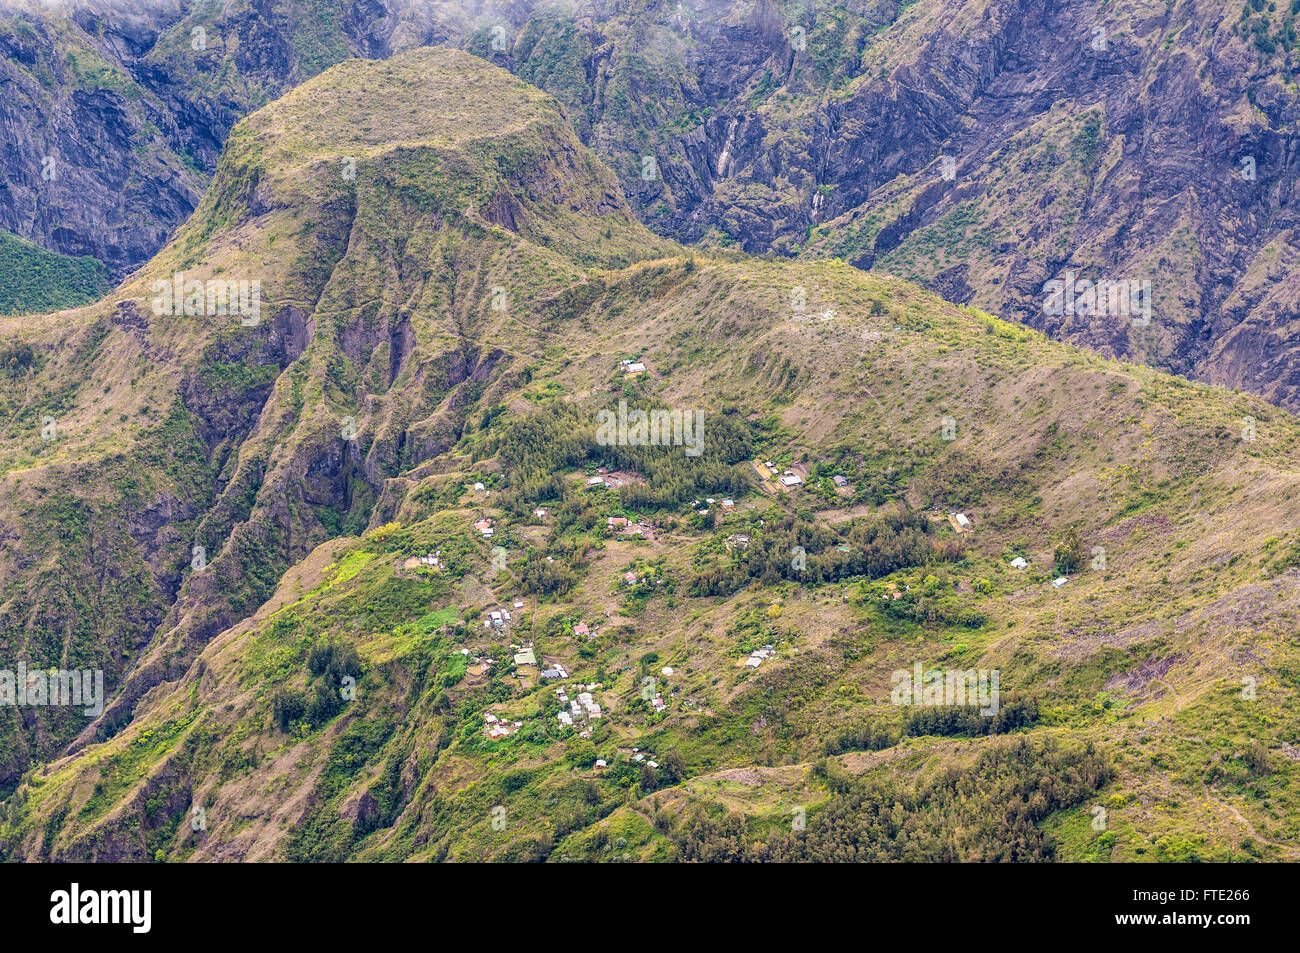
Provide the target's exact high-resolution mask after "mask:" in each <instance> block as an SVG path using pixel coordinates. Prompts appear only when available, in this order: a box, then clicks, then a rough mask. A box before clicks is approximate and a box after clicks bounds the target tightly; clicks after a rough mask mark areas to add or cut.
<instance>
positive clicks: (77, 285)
mask: <svg viewBox="0 0 1300 953" xmlns="http://www.w3.org/2000/svg"><path fill="white" fill-rule="evenodd" d="M0 274H2V275H4V278H3V280H0V314H36V313H40V312H44V311H61V310H62V309H64V308H75V307H76V306H78V305H82V304H85V303H86V302H88V301H94V300H95V299H96V298H98V297H99V296H100V295H101V294H103V293H104V291H105V290H107V287H108V280H107V277H106V276H105V274H104V266H103V265H102V264H100V263H99V262H98V261H96V260H95V259H94V258H91V257H89V256H82V257H80V258H71V257H69V256H67V255H59V254H55V253H54V252H49V251H46V250H45V249H44V248H40V247H38V246H36V245H33V244H32V243H31V242H26V241H23V240H22V239H21V238H19V237H18V236H17V235H11V234H9V233H8V232H5V231H0Z"/></svg>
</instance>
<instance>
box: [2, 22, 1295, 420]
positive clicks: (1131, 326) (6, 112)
mask: <svg viewBox="0 0 1300 953" xmlns="http://www.w3.org/2000/svg"><path fill="white" fill-rule="evenodd" d="M9 2H10V3H12V2H13V0H9ZM1256 6H1257V4H1255V3H1253V2H1252V3H1244V4H1242V5H1241V6H1237V5H1235V4H1230V5H1229V6H1227V7H1225V6H1224V5H1222V4H1219V3H1214V2H1210V0H1184V2H1179V3H1173V2H1170V3H1164V4H1159V3H1157V4H1152V3H1149V2H1140V0H1120V2H1093V0H1089V2H1082V3H1070V4H1062V3H1056V2H1052V0H920V2H917V3H913V4H901V3H896V2H888V0H878V2H860V3H826V4H807V3H804V2H802V0H799V2H795V0H745V2H740V0H705V2H700V0H695V2H682V3H675V2H668V0H663V2H656V3H650V4H645V3H633V2H625V0H576V2H573V3H569V4H559V5H557V4H542V3H531V2H523V3H504V2H502V3H497V2H493V0H487V2H480V3H472V4H463V3H453V2H444V0H429V2H416V0H360V2H357V3H351V4H344V5H342V6H341V7H333V6H328V7H326V6H323V5H321V4H318V3H312V2H307V0H295V2H291V3H271V2H269V0H240V2H237V3H233V4H226V5H224V6H223V7H222V8H221V9H220V10H219V11H214V10H208V9H200V8H198V7H197V6H194V5H191V4H188V3H183V2H177V3H170V4H166V3H164V4H146V5H142V6H141V7H139V8H136V7H133V6H130V5H124V4H120V3H109V4H95V3H91V4H83V5H78V6H76V7H75V8H74V10H73V12H72V13H71V14H70V16H69V18H68V19H66V20H62V19H58V18H57V17H55V16H54V15H53V14H50V13H32V12H30V11H28V12H26V13H23V14H17V15H15V16H13V17H11V18H10V19H9V20H8V21H6V22H7V25H6V26H3V27H0V48H3V49H4V50H5V51H6V62H5V64H4V67H3V68H4V69H5V70H6V71H7V73H8V79H9V83H10V84H12V86H13V88H15V89H16V90H19V91H20V95H19V96H18V97H16V98H15V97H9V98H7V99H6V102H5V104H4V105H0V121H3V122H4V124H5V127H6V128H7V129H12V130H14V133H15V134H14V136H13V137H12V138H13V142H14V145H11V146H8V148H9V149H10V151H11V153H12V160H11V161H9V162H6V169H8V170H10V171H8V172H6V175H7V178H8V183H7V187H6V188H5V189H4V191H0V227H4V228H7V229H9V230H11V231H14V232H16V233H18V234H20V235H23V236H25V237H30V238H33V239H34V240H36V241H38V242H40V243H41V244H44V245H46V247H49V248H52V249H54V250H57V251H64V252H70V253H83V252H89V253H91V254H95V255H96V256H97V257H100V258H102V259H103V260H105V261H108V262H109V263H110V264H112V265H113V266H114V268H115V269H116V270H117V272H118V273H119V274H120V273H121V272H122V271H124V270H126V269H127V268H129V267H131V266H134V265H135V264H138V263H139V262H141V261H142V260H144V258H146V257H147V255H148V254H149V253H150V252H151V251H153V250H154V249H156V248H157V246H158V245H159V244H160V243H161V241H162V239H163V237H164V236H165V235H166V234H167V233H168V231H169V229H171V228H172V227H174V226H175V225H177V224H178V223H179V222H180V221H181V220H182V219H183V217H184V216H185V215H186V214H187V213H188V212H189V211H190V209H191V208H192V206H193V204H194V202H195V201H196V199H197V195H198V194H199V190H200V189H201V188H202V186H203V180H204V177H205V175H206V173H207V172H208V171H209V170H211V168H212V167H213V165H214V163H215V159H216V155H217V152H218V150H219V148H220V145H221V143H222V142H223V141H224V138H225V136H226V135H227V134H228V131H229V129H230V127H231V126H232V125H233V123H234V122H235V121H237V119H238V118H239V117H240V116H242V115H244V114H246V113H247V112H248V111H249V110H251V109H252V108H255V107H257V106H259V105H261V104H262V103H264V102H266V101H268V100H269V99H270V98H272V97H274V96H275V95H278V94H279V93H280V92H282V91H283V90H284V89H287V88H289V87H291V86H293V85H295V84H297V83H299V82H301V81H302V80H304V79H305V78H307V77H308V76H311V75H314V74H315V73H316V72H319V70H321V69H323V68H325V67H326V66H328V65H329V64H331V63H333V62H337V61H338V60H340V59H342V58H345V57H347V56H349V55H360V56H365V57H376V58H382V57H388V56H390V55H392V54H394V53H397V52H399V51H401V50H404V49H408V48H410V47H413V46H421V45H426V44H450V45H458V46H462V47H465V48H467V49H469V50H471V51H473V52H475V53H476V54H478V55H480V56H482V57H484V58H486V59H488V60H490V61H492V62H494V63H497V64H498V65H502V66H505V67H507V68H509V69H510V70H511V71H513V72H515V73H516V74H517V75H519V76H521V77H522V78H524V79H526V80H528V81H529V82H531V83H533V84H535V85H537V86H539V87H541V88H542V89H544V90H546V91H547V92H550V93H551V94H552V95H554V96H556V98H557V99H559V100H560V101H561V103H562V104H563V105H564V107H565V109H566V112H567V113H568V115H569V118H570V120H571V121H572V122H573V124H574V126H575V128H576V129H577V130H578V133H579V135H580V136H581V137H582V139H583V141H584V142H586V143H587V144H589V145H590V146H592V148H593V149H594V150H595V151H596V152H597V153H598V154H599V155H600V156H601V157H602V158H603V159H605V160H606V161H607V162H608V163H609V165H610V166H611V168H613V169H614V170H615V172H616V173H617V174H618V176H619V180H620V182H621V184H622V186H623V190H624V192H625V193H626V194H627V196H628V197H629V199H630V200H631V202H632V204H633V206H634V208H635V209H636V210H637V212H638V214H639V215H640V217H641V218H642V220H643V221H645V222H646V223H647V224H649V225H651V227H652V228H654V229H655V230H656V231H658V232H660V233H661V234H665V235H669V236H672V237H674V238H677V239H680V240H683V241H689V242H703V243H706V244H728V245H739V246H741V247H743V248H744V249H746V250H748V251H751V252H764V251H773V252H776V253H779V254H787V255H801V256H814V257H815V256H822V255H828V254H833V255H838V256H842V257H844V258H846V259H847V260H850V261H852V262H854V263H855V264H857V265H859V266H861V267H864V268H873V267H874V268H878V269H881V270H886V271H889V272H892V273H897V274H902V275H905V276H907V277H910V278H913V279H916V280H918V281H922V282H924V283H926V284H928V285H930V286H931V287H933V288H934V289H935V290H937V291H939V292H940V293H942V294H944V295H946V296H948V297H950V298H953V299H955V300H958V301H961V302H969V303H972V304H975V305H978V306H980V307H982V308H984V309H986V310H990V311H994V312H996V313H1000V314H1002V315H1005V316H1007V317H1011V318H1015V319H1017V320H1020V321H1023V322H1025V323H1028V324H1031V325H1033V326H1035V327H1038V328H1041V329H1044V330H1046V331H1048V332H1049V333H1051V334H1053V335H1055V336H1058V337H1061V338H1065V339H1068V340H1071V341H1074V342H1077V343H1083V344H1086V345H1088V346H1090V347H1093V348H1095V349H1098V350H1100V351H1101V352H1103V353H1105V354H1109V355H1117V356H1123V357H1128V358H1131V359H1134V360H1139V361H1144V362H1148V363H1151V364H1154V365H1156V366H1159V367H1162V368H1165V369H1169V370H1173V371H1176V372H1179V373H1183V374H1188V375H1192V376H1195V377H1199V378H1201V379H1205V380H1209V381H1213V382H1216V383H1222V384H1226V385H1229V386H1237V387H1242V388H1245V389H1248V390H1252V391H1255V392H1258V393H1261V394H1264V395H1266V396H1268V397H1269V399H1271V400H1274V401H1276V402H1278V403H1281V404H1283V405H1285V406H1289V407H1296V406H1300V350H1298V348H1300V343H1298V342H1297V341H1296V339H1295V337H1294V334H1293V333H1292V331H1291V330H1290V328H1291V326H1292V324H1293V322H1292V320H1291V317H1292V315H1294V314H1295V308H1296V306H1297V300H1296V299H1297V292H1296V291H1294V290H1292V282H1290V281H1289V280H1287V279H1286V274H1287V273H1288V271H1289V268H1288V262H1289V261H1290V259H1291V258H1292V257H1293V256H1294V254H1295V249H1294V247H1293V245H1292V232H1293V228H1294V223H1293V216H1294V197H1293V189H1294V181H1295V169H1294V159H1293V157H1292V153H1293V151H1294V131H1295V120H1296V114H1297V109H1298V108H1300V107H1298V105H1297V101H1296V94H1295V90H1296V87H1295V84H1294V81H1293V79H1292V76H1293V73H1294V72H1295V70H1296V69H1297V68H1300V58H1298V54H1297V43H1296V38H1295V26H1294V14H1293V12H1292V9H1291V7H1290V6H1288V5H1285V4H1283V5H1281V6H1280V7H1274V8H1265V7H1263V5H1262V4H1258V6H1259V7H1260V9H1259V10H1256V9H1255V7H1256ZM196 47H197V48H196ZM92 58H98V60H102V62H103V63H105V64H107V65H106V66H105V67H103V68H102V69H101V68H99V67H96V68H95V69H90V68H89V67H86V66H85V65H84V63H85V62H95V61H96V60H93V59H92ZM73 61H76V62H79V63H83V66H82V67H81V69H80V72H78V73H77V75H78V76H84V77H85V79H84V81H82V84H81V86H82V87H84V88H81V87H76V86H75V85H74V86H72V87H69V86H68V77H69V76H70V75H71V73H70V70H72V67H70V66H69V65H68V64H69V63H71V62H73ZM97 70H98V71H97ZM46 154H58V155H60V156H62V157H63V160H64V161H63V163H62V165H61V168H62V169H63V170H64V172H63V175H64V177H63V179H62V180H61V181H59V183H58V185H53V184H52V183H45V182H42V181H41V180H40V178H39V169H40V163H41V160H42V157H43V156H44V155H46ZM128 154H129V155H130V156H131V161H130V162H129V163H124V162H123V161H122V158H123V157H124V156H126V155H128ZM88 195H89V196H93V197H94V201H93V202H86V201H84V200H83V198H84V196H88ZM142 210H147V212H142ZM1066 274H1071V275H1074V276H1076V277H1077V278H1079V279H1080V280H1081V281H1082V280H1086V281H1088V282H1094V283H1095V282H1097V281H1108V282H1121V281H1122V282H1126V283H1129V282H1136V286H1137V287H1139V288H1145V287H1146V286H1145V285H1144V284H1143V283H1144V282H1149V301H1150V305H1151V307H1150V309H1149V311H1150V313H1149V314H1146V313H1140V314H1139V315H1138V317H1139V318H1140V319H1141V320H1139V321H1137V322H1135V321H1134V320H1132V318H1133V317H1134V315H1132V314H1129V313H1124V314H1116V313H1109V312H1104V311H1103V310H1101V309H1095V308H1094V309H1092V310H1087V309H1084V308H1080V309H1073V311H1074V313H1061V314H1053V313H1051V309H1045V308H1044V303H1045V301H1044V299H1045V297H1046V295H1045V292H1044V290H1043V286H1044V284H1045V283H1046V282H1048V281H1049V280H1053V279H1057V278H1061V277H1063V276H1064V275H1066ZM1144 300H1148V299H1144ZM1138 310H1139V311H1140V312H1141V311H1144V309H1142V308H1139V309H1138Z"/></svg>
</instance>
